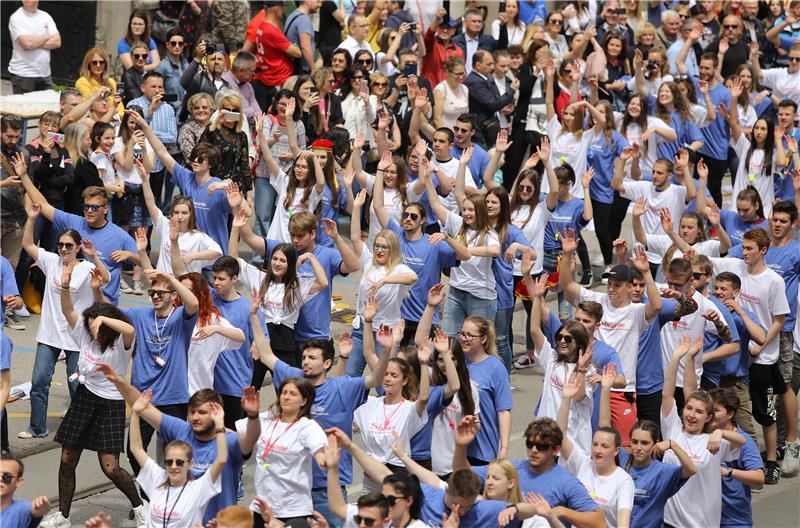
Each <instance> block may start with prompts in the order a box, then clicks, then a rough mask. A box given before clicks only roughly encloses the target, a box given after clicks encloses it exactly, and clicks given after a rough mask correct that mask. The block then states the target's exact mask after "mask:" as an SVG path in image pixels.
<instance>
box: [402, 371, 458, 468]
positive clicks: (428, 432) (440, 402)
mask: <svg viewBox="0 0 800 528" xmlns="http://www.w3.org/2000/svg"><path fill="white" fill-rule="evenodd" d="M444 388H445V385H437V386H434V387H431V397H430V399H429V400H428V405H427V407H428V421H427V422H425V425H423V426H422V429H420V430H419V432H418V433H417V434H415V435H414V436H412V437H411V458H412V460H426V459H428V458H430V457H431V441H432V438H433V419H434V418H435V417H436V416H438V415H439V413H441V412H442V411H443V410H444V409H446V408H447V406H448V405H450V403H451V402H452V401H453V398H450V399H445V396H444Z"/></svg>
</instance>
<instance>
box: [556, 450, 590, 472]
mask: <svg viewBox="0 0 800 528" xmlns="http://www.w3.org/2000/svg"><path fill="white" fill-rule="evenodd" d="M561 459H563V460H564V462H563V463H561V465H562V466H563V467H564V469H566V470H567V471H569V472H570V473H572V474H573V475H575V476H577V475H578V473H580V471H581V470H582V469H583V466H584V465H585V464H588V463H589V462H590V458H589V454H588V453H586V452H585V451H584V450H583V449H581V448H580V447H578V444H576V443H575V442H572V453H570V455H569V457H565V456H563V453H562V456H561V457H559V461H561Z"/></svg>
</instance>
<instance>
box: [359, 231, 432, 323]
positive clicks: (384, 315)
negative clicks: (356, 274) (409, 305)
mask: <svg viewBox="0 0 800 528" xmlns="http://www.w3.org/2000/svg"><path fill="white" fill-rule="evenodd" d="M360 260H361V263H360V267H361V281H360V282H359V283H358V305H357V306H356V313H357V314H358V315H361V314H362V313H363V312H364V303H366V302H367V299H368V298H369V290H370V288H372V286H373V285H374V284H375V283H376V282H378V281H379V280H381V279H382V278H384V277H386V276H392V275H399V274H401V273H413V274H414V276H415V277H416V275H417V274H416V273H414V270H412V269H411V268H409V267H408V266H406V265H405V264H403V263H402V262H400V263H399V264H397V266H395V267H394V269H393V270H392V272H391V273H387V270H386V266H376V265H375V264H373V262H372V252H371V251H370V250H369V249H368V248H367V247H366V246H365V247H364V251H362V252H361V259H360ZM410 287H411V286H410V285H407V284H384V285H383V286H381V287H380V289H379V290H378V293H376V294H375V297H376V298H377V299H378V311H377V313H376V314H375V318H374V319H373V320H372V327H373V328H378V327H379V326H380V325H382V324H387V325H390V326H391V325H395V324H397V322H398V321H400V304H401V303H402V302H403V299H404V298H405V297H406V295H407V294H408V290H409V288H410Z"/></svg>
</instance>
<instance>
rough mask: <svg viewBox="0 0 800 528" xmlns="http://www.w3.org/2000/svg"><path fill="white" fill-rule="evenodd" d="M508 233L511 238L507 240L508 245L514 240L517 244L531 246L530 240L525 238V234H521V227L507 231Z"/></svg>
mask: <svg viewBox="0 0 800 528" xmlns="http://www.w3.org/2000/svg"><path fill="white" fill-rule="evenodd" d="M509 233H510V234H511V237H510V238H511V240H510V241H509V246H510V245H511V244H513V243H514V242H516V243H518V244H522V245H523V246H525V247H531V243H530V241H529V240H528V239H527V237H525V235H523V234H522V230H521V229H519V228H517V229H514V230H511V231H509Z"/></svg>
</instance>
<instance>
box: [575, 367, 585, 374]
mask: <svg viewBox="0 0 800 528" xmlns="http://www.w3.org/2000/svg"><path fill="white" fill-rule="evenodd" d="M575 370H576V371H577V372H580V373H581V374H586V370H587V369H586V368H585V367H584V368H578V369H575Z"/></svg>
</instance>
